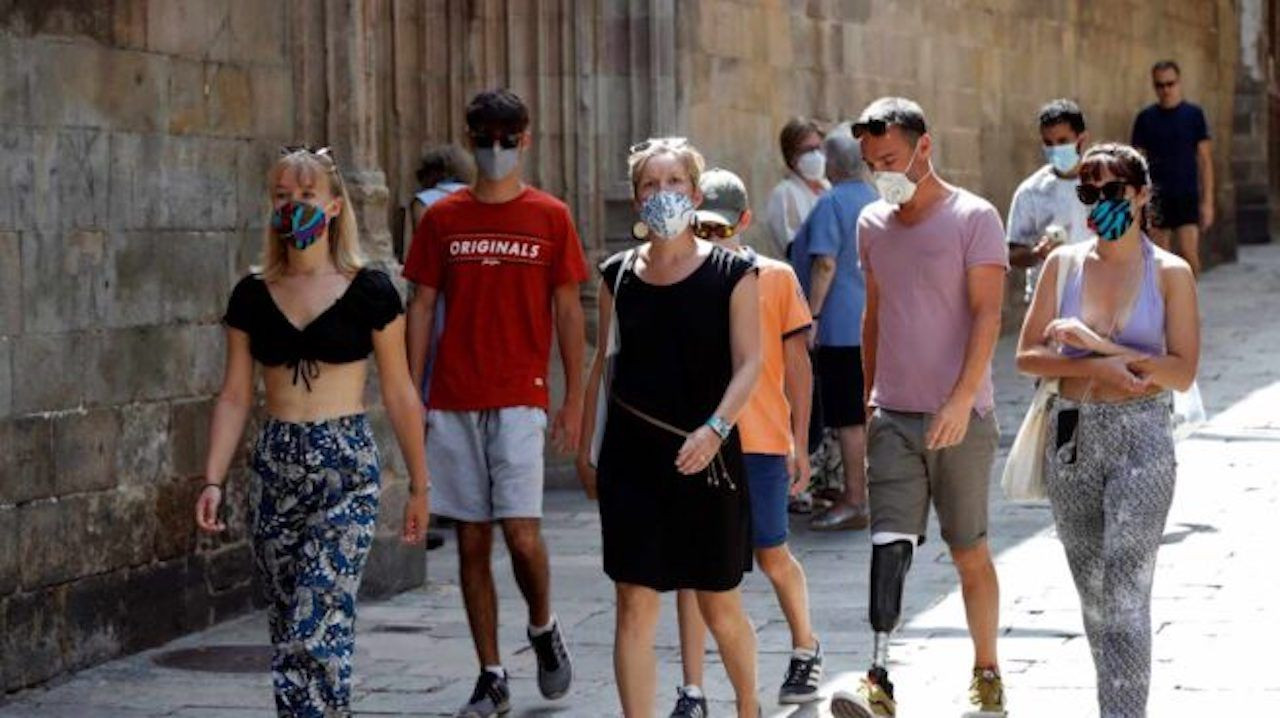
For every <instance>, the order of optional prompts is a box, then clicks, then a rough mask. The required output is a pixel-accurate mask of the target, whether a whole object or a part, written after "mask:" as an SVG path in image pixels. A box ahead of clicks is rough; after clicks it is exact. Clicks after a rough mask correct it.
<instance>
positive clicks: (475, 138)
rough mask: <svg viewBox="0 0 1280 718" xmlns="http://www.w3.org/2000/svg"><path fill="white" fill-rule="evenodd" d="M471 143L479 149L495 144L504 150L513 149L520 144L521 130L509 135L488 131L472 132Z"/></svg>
mask: <svg viewBox="0 0 1280 718" xmlns="http://www.w3.org/2000/svg"><path fill="white" fill-rule="evenodd" d="M468 134H469V135H470V137H471V144H472V145H474V146H475V147H476V148H478V149H485V148H488V147H493V146H494V145H495V144H496V145H498V146H499V147H501V148H502V149H504V150H512V149H515V148H516V147H519V146H520V135H521V133H519V132H512V133H511V134H509V135H491V134H489V133H488V132H470V133H468Z"/></svg>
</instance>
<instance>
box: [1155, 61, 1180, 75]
mask: <svg viewBox="0 0 1280 718" xmlns="http://www.w3.org/2000/svg"><path fill="white" fill-rule="evenodd" d="M1164 70H1173V72H1174V74H1176V75H1177V76H1178V77H1182V70H1181V69H1180V68H1179V67H1178V63H1176V62H1174V61H1173V60H1161V61H1160V62H1157V63H1156V64H1154V65H1152V66H1151V74H1152V75H1154V74H1156V73H1157V72H1162V71H1164Z"/></svg>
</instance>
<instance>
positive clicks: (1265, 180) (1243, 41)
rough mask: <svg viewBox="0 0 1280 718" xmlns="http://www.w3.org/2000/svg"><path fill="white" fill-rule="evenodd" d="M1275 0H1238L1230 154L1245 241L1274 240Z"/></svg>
mask: <svg viewBox="0 0 1280 718" xmlns="http://www.w3.org/2000/svg"><path fill="white" fill-rule="evenodd" d="M1276 4H1277V3H1276V2H1275V0H1240V2H1239V5H1238V9H1237V18H1238V21H1239V23H1240V54H1239V58H1238V64H1237V68H1238V69H1237V72H1236V88H1235V103H1234V110H1235V118H1234V124H1233V128H1234V140H1233V144H1232V152H1231V157H1230V162H1231V175H1232V177H1233V178H1234V180H1235V190H1236V191H1235V206H1234V207H1232V208H1231V210H1232V211H1233V212H1234V218H1235V226H1236V237H1237V239H1238V241H1239V242H1240V243H1242V244H1259V243H1264V242H1270V241H1271V229H1270V228H1271V189H1272V188H1271V167H1270V163H1271V162H1272V161H1275V160H1276V159H1280V158H1277V157H1275V154H1276V152H1277V149H1276V148H1275V147H1274V146H1272V145H1271V143H1270V141H1269V139H1270V138H1271V137H1272V136H1273V132H1274V130H1273V128H1272V127H1271V125H1272V123H1273V122H1274V121H1275V118H1274V117H1273V116H1272V113H1271V104H1272V99H1271V97H1270V96H1269V93H1268V89H1269V85H1270V82H1269V80H1271V79H1272V78H1271V77H1270V73H1269V72H1268V70H1269V68H1268V59H1269V58H1270V57H1271V56H1272V53H1273V52H1274V51H1275V48H1272V47H1271V46H1270V44H1271V32H1270V29H1271V28H1270V22H1273V21H1274V19H1273V18H1272V17H1271V16H1272V14H1273V13H1274V12H1275V7H1276Z"/></svg>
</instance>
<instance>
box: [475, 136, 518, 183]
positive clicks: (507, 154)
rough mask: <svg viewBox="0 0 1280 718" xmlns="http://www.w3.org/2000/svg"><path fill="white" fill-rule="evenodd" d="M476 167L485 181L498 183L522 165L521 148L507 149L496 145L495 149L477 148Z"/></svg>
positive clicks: (494, 145)
mask: <svg viewBox="0 0 1280 718" xmlns="http://www.w3.org/2000/svg"><path fill="white" fill-rule="evenodd" d="M475 155H476V167H477V168H478V169H479V170H480V174H482V175H484V177H485V179H487V180H491V181H494V182H496V181H498V180H500V179H503V178H504V177H506V176H507V175H509V174H511V173H512V172H515V171H516V167H517V166H518V165H519V164H520V148H519V147H512V148H510V149H507V148H505V147H500V146H498V143H496V142H495V143H494V144H493V147H477V148H476V150H475Z"/></svg>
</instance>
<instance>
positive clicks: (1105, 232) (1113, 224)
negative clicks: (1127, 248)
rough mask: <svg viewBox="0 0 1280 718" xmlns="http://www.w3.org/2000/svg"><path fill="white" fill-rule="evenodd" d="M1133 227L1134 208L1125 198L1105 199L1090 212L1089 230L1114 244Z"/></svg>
mask: <svg viewBox="0 0 1280 718" xmlns="http://www.w3.org/2000/svg"><path fill="white" fill-rule="evenodd" d="M1132 226H1133V206H1132V205H1131V204H1130V203H1129V200H1128V199H1127V198H1125V197H1121V198H1119V199H1104V200H1102V201H1101V202H1098V204H1096V205H1094V207H1093V209H1092V210H1090V211H1089V229H1091V230H1093V231H1094V232H1097V233H1098V236H1099V237H1102V238H1103V239H1105V240H1107V241H1108V242H1114V241H1116V240H1118V239H1120V238H1121V237H1123V236H1124V234H1125V232H1128V231H1129V228H1130V227H1132Z"/></svg>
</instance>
